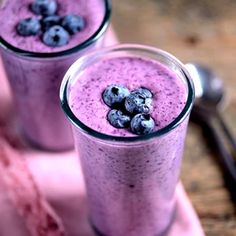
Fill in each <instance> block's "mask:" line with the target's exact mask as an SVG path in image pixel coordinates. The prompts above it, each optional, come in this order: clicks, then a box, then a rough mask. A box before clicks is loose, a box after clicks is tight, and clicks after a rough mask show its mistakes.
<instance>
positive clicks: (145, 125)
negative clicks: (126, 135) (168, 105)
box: [130, 114, 155, 135]
mask: <svg viewBox="0 0 236 236" xmlns="http://www.w3.org/2000/svg"><path fill="white" fill-rule="evenodd" d="M154 127H155V122H154V120H153V118H152V117H151V116H150V115H149V114H137V115H135V116H134V117H133V118H132V120H131V123H130V128H131V130H132V132H133V133H135V134H138V135H143V134H149V133H151V132H152V131H153V129H154Z"/></svg>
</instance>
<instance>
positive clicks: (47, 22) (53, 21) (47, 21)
mask: <svg viewBox="0 0 236 236" xmlns="http://www.w3.org/2000/svg"><path fill="white" fill-rule="evenodd" d="M60 23H61V17H60V16H57V15H54V16H47V17H45V18H43V19H42V28H43V30H45V31H46V30H48V29H49V28H50V27H51V26H54V25H60Z"/></svg>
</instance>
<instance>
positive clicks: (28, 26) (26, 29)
mask: <svg viewBox="0 0 236 236" xmlns="http://www.w3.org/2000/svg"><path fill="white" fill-rule="evenodd" d="M40 28H41V25H40V22H39V20H38V19H37V18H26V19H23V20H20V22H19V23H18V24H17V26H16V30H17V33H18V34H20V35H22V36H31V35H36V34H38V33H39V31H40Z"/></svg>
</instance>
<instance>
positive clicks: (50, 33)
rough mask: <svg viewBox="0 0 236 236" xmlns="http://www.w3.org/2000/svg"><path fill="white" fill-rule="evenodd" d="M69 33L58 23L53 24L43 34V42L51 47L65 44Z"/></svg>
mask: <svg viewBox="0 0 236 236" xmlns="http://www.w3.org/2000/svg"><path fill="white" fill-rule="evenodd" d="M69 38H70V35H69V33H68V32H67V31H66V30H65V29H64V28H63V27H61V26H60V25H54V26H52V27H51V28H49V29H48V30H47V31H46V32H45V33H44V35H43V42H44V43H45V44H46V45H48V46H51V47H60V46H63V45H66V44H67V43H68V41H69Z"/></svg>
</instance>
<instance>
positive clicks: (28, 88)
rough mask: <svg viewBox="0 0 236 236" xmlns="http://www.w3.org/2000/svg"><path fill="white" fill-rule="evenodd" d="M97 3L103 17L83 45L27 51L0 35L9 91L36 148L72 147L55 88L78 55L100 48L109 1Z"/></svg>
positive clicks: (0, 48) (69, 133)
mask: <svg viewBox="0 0 236 236" xmlns="http://www.w3.org/2000/svg"><path fill="white" fill-rule="evenodd" d="M98 1H101V5H102V6H103V8H104V9H103V10H104V18H103V20H102V22H101V25H100V27H99V28H98V29H97V31H96V32H95V33H94V34H93V35H92V36H90V37H89V38H88V39H87V40H86V41H84V42H83V43H81V44H79V45H77V46H75V47H73V48H70V49H67V50H64V51H59V52H49V53H42V52H30V51H25V50H22V49H19V48H17V47H14V46H13V45H11V44H9V43H8V42H7V41H5V40H4V39H3V38H2V37H1V36H0V52H1V56H2V59H3V64H4V67H5V70H6V74H7V77H8V79H9V82H10V86H11V89H12V94H13V98H14V101H15V106H16V109H17V112H18V115H19V121H20V125H21V128H22V131H23V134H24V136H25V137H26V139H27V140H28V141H30V143H31V144H33V145H34V146H36V147H39V148H42V149H46V150H51V151H63V150H67V149H70V148H73V137H72V132H71V128H70V126H69V124H68V123H67V121H66V119H65V117H64V115H63V112H62V110H61V107H60V101H59V98H58V93H59V88H60V84H61V81H62V78H63V76H64V74H65V73H66V71H67V69H68V68H69V67H70V65H71V64H72V63H73V62H74V61H75V60H76V59H78V58H79V57H80V56H82V55H84V54H86V53H87V52H89V51H92V50H94V49H95V48H100V47H102V46H103V38H104V35H105V32H106V30H107V27H108V25H109V21H110V13H111V5H110V1H109V0H98Z"/></svg>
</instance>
